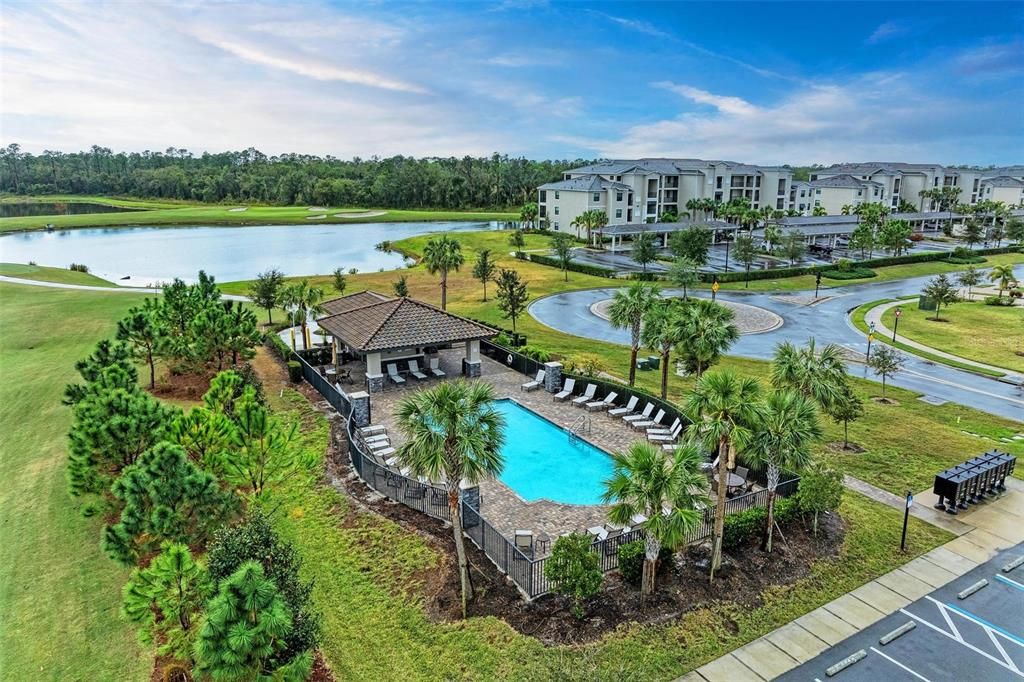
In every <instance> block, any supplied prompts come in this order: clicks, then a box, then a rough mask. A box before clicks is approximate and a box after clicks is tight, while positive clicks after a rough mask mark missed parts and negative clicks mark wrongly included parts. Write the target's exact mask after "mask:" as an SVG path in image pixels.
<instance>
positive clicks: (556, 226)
mask: <svg viewBox="0 0 1024 682" xmlns="http://www.w3.org/2000/svg"><path fill="white" fill-rule="evenodd" d="M555 229H556V230H557V229H558V221H557V220H556V221H555Z"/></svg>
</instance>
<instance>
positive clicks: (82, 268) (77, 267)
mask: <svg viewBox="0 0 1024 682" xmlns="http://www.w3.org/2000/svg"><path fill="white" fill-rule="evenodd" d="M68 270H71V271H72V272H89V266H88V265H85V264H84V263H72V264H71V265H69V266H68Z"/></svg>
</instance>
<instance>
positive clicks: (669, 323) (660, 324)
mask: <svg viewBox="0 0 1024 682" xmlns="http://www.w3.org/2000/svg"><path fill="white" fill-rule="evenodd" d="M684 333H685V330H684V329H683V326H682V319H681V315H680V311H679V304H678V302H677V301H668V302H667V304H666V305H655V306H651V309H650V310H648V311H647V314H646V315H644V321H643V326H642V327H641V329H640V341H641V343H643V345H645V346H647V347H648V348H653V349H654V350H656V351H658V353H659V354H660V355H661V399H662V400H665V399H667V397H668V360H669V355H670V354H671V352H672V348H673V347H674V346H675V345H676V344H677V343H680V342H681V341H682V340H683V336H684Z"/></svg>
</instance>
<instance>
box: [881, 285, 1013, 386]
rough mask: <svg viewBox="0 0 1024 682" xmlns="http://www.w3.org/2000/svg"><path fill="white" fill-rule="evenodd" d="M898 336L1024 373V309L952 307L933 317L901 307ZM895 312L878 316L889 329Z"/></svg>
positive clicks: (976, 305)
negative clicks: (937, 316) (1018, 353)
mask: <svg viewBox="0 0 1024 682" xmlns="http://www.w3.org/2000/svg"><path fill="white" fill-rule="evenodd" d="M902 308H903V316H902V317H901V318H900V323H899V328H898V331H899V334H900V336H905V337H907V338H908V339H913V340H914V341H917V342H918V343H923V344H925V345H927V346H930V347H932V348H936V349H938V350H942V351H945V352H947V353H952V354H954V355H959V356H960V357H963V358H968V359H969V360H975V361H977V362H984V363H985V364H988V365H995V366H996V367H1005V368H1006V369H1012V370H1017V371H1024V356H1021V355H1017V352H1018V351H1019V352H1022V353H1024V308H1019V307H1015V308H1003V307H999V306H991V305H984V304H982V303H980V302H974V303H955V304H953V305H952V306H950V307H945V308H943V309H942V311H941V312H940V313H939V319H938V320H935V319H934V318H935V313H934V312H928V311H925V310H918V308H917V306H916V305H908V306H903V307H902ZM894 321H895V311H894V310H892V309H890V310H887V311H886V312H885V313H884V314H883V315H882V323H883V324H885V326H887V327H889V329H892V326H893V323H894Z"/></svg>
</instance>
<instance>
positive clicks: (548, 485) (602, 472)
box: [495, 400, 612, 504]
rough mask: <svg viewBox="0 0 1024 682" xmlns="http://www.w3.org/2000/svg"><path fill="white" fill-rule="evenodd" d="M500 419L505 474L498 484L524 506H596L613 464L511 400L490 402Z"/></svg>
mask: <svg viewBox="0 0 1024 682" xmlns="http://www.w3.org/2000/svg"><path fill="white" fill-rule="evenodd" d="M495 407H496V408H497V410H498V411H499V412H501V414H502V415H504V417H505V423H506V428H505V446H504V447H503V448H502V451H501V452H502V455H504V457H505V469H504V471H503V472H502V474H501V476H500V477H499V480H500V481H501V482H502V483H504V484H505V485H507V486H508V487H509V488H511V489H512V490H514V491H515V493H516V494H517V495H519V497H521V498H523V499H524V500H526V501H527V502H535V501H536V500H539V499H548V500H551V501H553V502H564V503H566V504H600V503H601V494H602V492H603V491H604V481H606V480H607V479H608V478H609V477H610V476H611V473H612V460H611V458H610V457H609V456H608V455H607V454H606V453H605V452H604V451H602V450H600V449H598V448H596V447H594V446H593V445H591V444H590V443H587V442H586V441H584V440H580V439H578V438H574V439H572V442H570V440H569V434H568V433H567V432H566V430H565V429H563V428H562V427H560V426H557V425H555V424H553V423H552V422H550V421H548V420H547V419H545V418H544V417H541V416H540V415H538V414H537V413H535V412H533V411H531V410H528V409H526V408H525V407H523V406H522V405H520V404H519V403H517V402H515V401H514V400H498V401H495Z"/></svg>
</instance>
